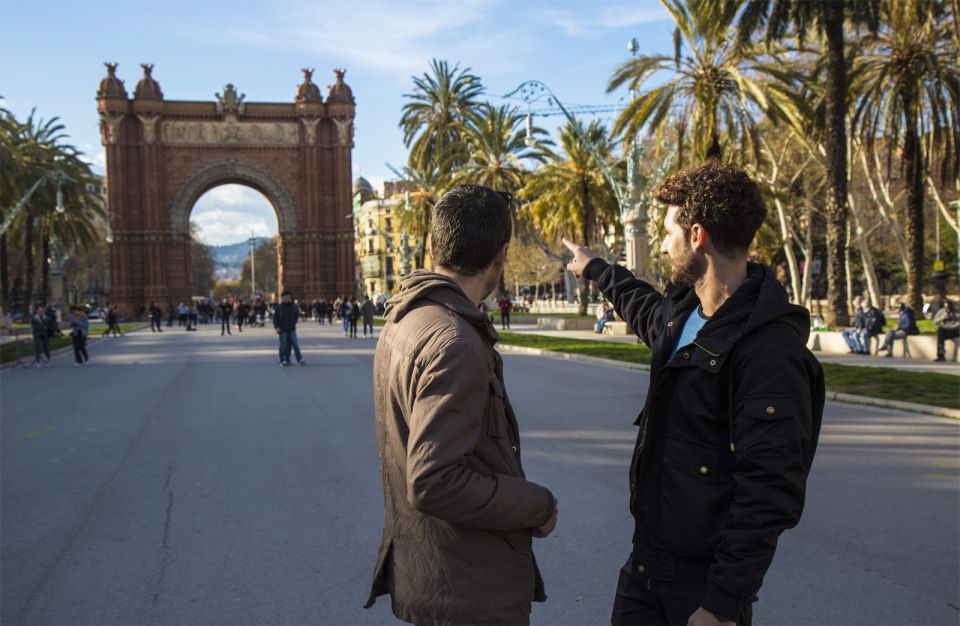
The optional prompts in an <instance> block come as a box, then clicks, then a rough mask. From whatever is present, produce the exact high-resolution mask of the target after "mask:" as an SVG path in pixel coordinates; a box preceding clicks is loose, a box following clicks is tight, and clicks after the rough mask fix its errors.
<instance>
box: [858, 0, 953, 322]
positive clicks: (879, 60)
mask: <svg viewBox="0 0 960 626" xmlns="http://www.w3.org/2000/svg"><path fill="white" fill-rule="evenodd" d="M881 11H882V15H883V18H884V19H883V27H882V28H881V30H880V32H879V33H878V34H877V35H876V36H875V37H874V38H873V39H871V40H869V41H868V42H866V48H867V51H866V52H865V53H864V54H863V55H862V56H861V57H859V58H858V59H857V64H856V65H855V68H856V72H857V79H856V81H855V82H854V84H853V85H852V88H853V90H854V92H855V93H856V97H857V104H856V111H855V113H854V118H853V126H854V128H856V129H858V131H859V132H860V133H862V134H863V136H864V140H865V143H866V144H867V145H868V147H871V149H874V148H875V143H876V140H877V138H878V137H883V139H884V141H885V142H886V143H887V145H888V147H889V148H893V147H894V146H897V145H899V144H900V142H901V140H902V148H901V152H900V155H901V162H902V166H903V169H904V172H905V181H904V182H905V184H906V192H907V203H906V214H905V215H906V219H905V220H904V222H905V228H904V234H905V238H906V244H907V261H908V267H907V268H906V269H907V297H908V299H909V302H910V306H911V307H913V309H914V310H915V311H919V310H920V309H921V307H922V305H923V296H922V286H923V252H924V235H923V232H924V223H923V194H924V191H923V189H924V175H925V173H926V167H927V166H928V165H929V164H932V163H934V162H937V161H939V164H940V172H939V173H940V175H941V177H948V176H949V177H952V178H953V180H956V177H957V173H958V158H957V152H958V150H960V114H958V110H960V69H958V66H957V48H956V46H955V43H954V42H953V40H952V32H951V29H952V28H953V23H955V21H956V19H957V17H958V16H955V15H953V16H951V11H950V5H949V4H948V3H947V2H946V1H944V0H912V1H910V2H908V1H906V0H885V1H884V2H883V3H882V4H881ZM925 152H926V155H925V154H924V153H925ZM925 156H926V158H925Z"/></svg>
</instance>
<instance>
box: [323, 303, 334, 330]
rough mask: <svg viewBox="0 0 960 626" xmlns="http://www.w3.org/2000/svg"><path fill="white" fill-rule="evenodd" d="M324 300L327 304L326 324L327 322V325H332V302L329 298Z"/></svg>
mask: <svg viewBox="0 0 960 626" xmlns="http://www.w3.org/2000/svg"><path fill="white" fill-rule="evenodd" d="M325 302H326V305H327V306H326V309H327V324H328V325H329V326H333V314H334V306H333V302H330V301H329V300H326V301H325Z"/></svg>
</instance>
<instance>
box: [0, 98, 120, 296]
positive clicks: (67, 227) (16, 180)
mask: <svg viewBox="0 0 960 626" xmlns="http://www.w3.org/2000/svg"><path fill="white" fill-rule="evenodd" d="M35 116H36V112H35V111H31V113H30V115H29V117H28V118H27V119H26V120H25V121H24V122H22V123H21V122H18V121H17V120H16V119H15V118H14V116H13V115H12V114H11V113H10V112H8V111H5V110H4V111H2V112H0V118H2V119H3V122H2V124H0V144H2V145H3V148H2V151H0V161H2V162H3V166H4V167H3V169H4V174H3V183H4V184H3V188H4V189H3V192H2V193H0V197H2V199H3V203H4V209H6V210H9V209H11V208H13V206H14V205H16V203H18V202H19V201H20V199H21V198H22V197H23V196H24V194H25V193H26V192H27V191H28V190H29V189H30V188H31V187H32V186H33V184H34V183H35V182H37V181H38V180H40V179H41V178H42V177H44V176H49V177H50V179H49V181H50V182H47V183H46V184H44V185H42V186H41V187H39V188H37V190H36V192H35V193H34V194H33V195H32V196H31V197H30V199H29V201H28V202H27V204H26V205H25V209H24V210H23V212H22V213H21V214H20V215H19V216H18V217H17V218H16V219H15V221H14V222H13V224H12V225H11V227H10V229H9V230H8V231H7V233H5V235H9V236H10V238H13V239H18V238H19V239H20V241H21V244H20V245H21V246H22V248H21V249H22V252H23V255H24V263H23V274H24V279H23V281H22V289H21V291H22V294H23V303H24V305H26V306H27V307H29V306H32V304H33V303H34V282H35V278H36V265H35V263H34V259H35V255H36V253H37V252H38V251H39V253H40V255H41V284H42V288H41V293H40V295H39V298H38V300H37V302H38V303H43V304H45V303H46V300H47V294H48V292H49V274H50V261H51V260H52V259H53V257H54V256H56V257H57V260H58V261H62V260H63V259H65V258H66V257H67V256H69V255H70V254H72V253H74V252H76V251H77V250H79V249H81V248H83V247H85V246H89V245H90V244H91V243H92V242H93V240H94V238H95V237H96V230H95V228H94V227H93V222H94V219H95V218H97V217H103V215H104V213H103V208H102V207H101V206H100V203H99V199H98V198H97V197H96V196H95V194H93V193H92V192H91V191H89V188H90V187H91V186H92V185H94V184H96V182H97V180H96V178H95V177H94V176H93V173H92V172H91V171H90V166H89V165H88V164H87V163H85V162H84V161H83V160H82V158H81V157H82V156H83V153H81V152H80V151H79V150H77V149H76V148H75V147H74V146H72V145H70V144H68V143H65V141H64V140H65V139H66V135H65V134H64V133H63V132H62V131H63V130H64V127H63V125H62V124H60V123H59V120H58V118H56V117H54V118H52V119H50V120H46V121H44V120H42V119H36V117H35ZM54 173H57V174H58V175H62V178H60V180H59V185H58V184H56V183H54V182H52V181H53V180H54V179H53V177H52V175H53V174H54ZM58 189H59V190H60V192H61V193H62V195H63V208H64V212H63V213H60V212H59V211H57V210H55V207H56V204H57V191H58ZM8 244H9V239H8V238H7V237H6V236H5V237H3V238H2V240H0V274H2V278H0V283H2V285H3V287H4V290H3V291H4V293H3V299H4V301H3V306H4V307H6V306H7V305H8V303H9V297H10V293H9V291H7V289H8V288H9V274H8V272H9V265H8V259H7V246H8ZM38 248H39V250H38Z"/></svg>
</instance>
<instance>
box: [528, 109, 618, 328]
mask: <svg viewBox="0 0 960 626" xmlns="http://www.w3.org/2000/svg"><path fill="white" fill-rule="evenodd" d="M588 143H589V144H592V145H593V147H594V150H595V152H596V154H598V155H599V156H600V158H601V159H605V160H607V159H609V158H610V154H611V152H612V146H611V143H610V141H609V139H608V137H607V132H606V129H605V128H604V127H603V126H602V125H601V124H600V122H599V121H596V120H594V121H593V122H591V123H590V124H589V125H588V126H586V127H584V125H583V123H582V122H580V121H579V120H576V119H574V121H573V122H572V123H567V125H566V126H564V127H563V129H562V130H561V131H560V147H561V148H562V149H563V154H562V155H553V156H552V157H551V159H550V160H549V161H548V162H547V163H546V164H545V165H544V166H543V167H541V168H539V169H537V170H536V171H534V172H533V173H531V175H530V176H529V178H528V180H527V183H526V185H525V187H524V188H523V190H522V191H521V193H520V195H521V196H522V199H523V200H526V201H527V204H526V205H524V210H525V211H527V212H528V213H527V215H528V217H529V219H530V220H531V222H532V224H533V225H534V227H535V228H536V229H537V230H538V231H539V232H540V234H541V235H542V237H543V238H544V239H545V240H546V241H549V242H553V243H557V242H559V239H560V237H563V236H567V237H570V238H573V239H577V240H580V241H582V242H583V244H584V245H586V246H589V245H591V244H592V243H593V242H595V241H597V234H598V233H599V232H601V231H610V230H613V231H616V232H619V234H620V235H621V236H622V234H623V225H622V224H621V223H620V207H619V204H618V203H617V197H616V194H615V192H614V190H613V189H612V188H611V187H610V183H609V182H608V181H607V179H606V178H605V177H604V175H603V173H602V168H604V167H607V164H606V163H598V162H597V161H596V160H595V159H594V157H593V153H592V152H591V150H590V149H589V148H588V146H587V144H588ZM587 289H588V285H587V281H586V279H583V278H581V280H580V311H579V312H580V315H586V313H587V299H588V298H587V295H588V293H587Z"/></svg>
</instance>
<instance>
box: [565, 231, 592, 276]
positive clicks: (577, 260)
mask: <svg viewBox="0 0 960 626" xmlns="http://www.w3.org/2000/svg"><path fill="white" fill-rule="evenodd" d="M563 245H565V246H566V247H567V249H568V250H569V251H570V252H572V253H573V260H572V261H570V262H569V263H567V270H569V271H570V272H573V274H574V276H576V277H577V278H580V277H581V276H583V270H584V268H585V267H587V263H589V262H590V261H591V260H593V259H595V258H597V254H596V253H595V252H593V251H592V250H590V249H589V248H585V247H583V246H581V245H579V244H575V243H573V242H572V241H570V240H569V239H567V238H566V237H564V238H563Z"/></svg>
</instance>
